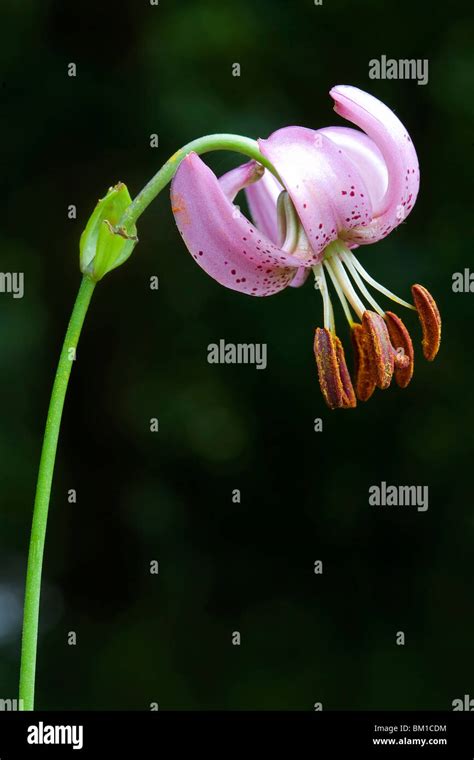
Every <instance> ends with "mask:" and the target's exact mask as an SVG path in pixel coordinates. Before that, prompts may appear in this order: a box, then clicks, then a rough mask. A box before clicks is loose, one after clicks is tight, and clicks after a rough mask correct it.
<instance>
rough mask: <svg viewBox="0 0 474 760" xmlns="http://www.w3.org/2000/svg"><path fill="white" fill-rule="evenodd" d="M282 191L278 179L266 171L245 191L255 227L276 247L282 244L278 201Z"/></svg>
mask: <svg viewBox="0 0 474 760" xmlns="http://www.w3.org/2000/svg"><path fill="white" fill-rule="evenodd" d="M282 190H283V187H282V186H281V185H280V183H279V182H278V180H277V179H276V177H274V176H273V174H272V173H271V172H269V171H268V170H265V174H264V175H263V177H262V179H261V180H260V181H259V182H256V183H255V184H253V185H251V186H250V187H247V189H246V191H245V195H246V196H247V201H248V204H249V208H250V213H251V215H252V219H253V221H254V223H255V225H256V226H257V227H258V229H259V230H260V232H263V234H264V235H266V236H267V237H268V238H270V240H272V241H273V242H274V243H275V244H276V245H279V244H280V243H281V240H279V235H278V221H277V199H278V196H279V195H280V193H281V191H282Z"/></svg>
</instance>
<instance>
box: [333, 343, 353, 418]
mask: <svg viewBox="0 0 474 760" xmlns="http://www.w3.org/2000/svg"><path fill="white" fill-rule="evenodd" d="M334 341H335V343H336V356H337V363H338V365H339V376H340V378H341V383H342V390H343V407H344V409H353V408H354V407H355V406H357V399H356V395H355V393H354V388H353V386H352V380H351V376H350V374H349V370H348V369H347V364H346V357H345V354H344V348H343V347H342V343H341V341H340V340H339V338H338V337H337V335H335V336H334Z"/></svg>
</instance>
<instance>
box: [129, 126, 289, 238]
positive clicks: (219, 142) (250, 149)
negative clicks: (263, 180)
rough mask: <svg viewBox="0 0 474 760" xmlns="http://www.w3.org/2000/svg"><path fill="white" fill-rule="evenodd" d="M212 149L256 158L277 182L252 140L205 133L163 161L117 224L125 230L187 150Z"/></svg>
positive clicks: (255, 142) (174, 169)
mask: <svg viewBox="0 0 474 760" xmlns="http://www.w3.org/2000/svg"><path fill="white" fill-rule="evenodd" d="M212 150H231V151H234V152H236V153H243V154H244V155H245V156H248V157H249V158H253V159H254V160H255V161H258V163H259V164H262V166H264V167H265V168H266V169H268V170H269V171H271V172H272V174H274V175H275V177H276V178H277V179H278V180H279V181H281V180H280V177H279V175H278V173H277V171H276V169H275V167H274V166H273V165H272V164H271V163H270V161H268V160H267V159H266V158H265V156H262V154H261V153H260V151H259V149H258V143H257V141H256V140H252V139H250V138H249V137H241V136H240V135H227V134H216V135H206V136H205V137H199V138H198V139H197V140H192V141H191V142H189V143H187V144H186V145H184V146H183V147H182V148H180V149H179V150H177V151H176V153H174V154H173V155H172V156H171V158H169V159H168V161H167V162H166V163H165V164H163V166H162V167H161V169H160V170H159V171H158V172H157V173H156V174H155V175H154V176H153V177H152V178H151V180H150V181H149V182H148V183H147V184H146V185H145V187H144V188H143V190H141V192H139V193H138V195H137V196H136V198H135V199H134V200H133V201H132V203H131V204H130V206H128V208H127V209H126V211H125V212H124V214H123V216H122V218H121V220H120V222H119V226H122V227H125V229H129V227H130V226H131V225H132V224H135V222H136V221H137V219H138V218H139V217H140V216H141V215H142V214H143V212H144V211H145V209H146V208H147V207H148V206H149V205H150V203H151V202H152V200H153V199H154V198H156V196H157V195H158V193H160V192H161V191H162V190H163V188H164V187H166V185H167V184H168V182H170V181H171V180H172V179H173V177H174V175H175V174H176V170H177V169H178V166H179V165H180V163H181V161H182V160H183V158H186V156H187V155H188V153H191V152H192V151H194V152H195V153H198V154H201V153H208V152H209V151H212Z"/></svg>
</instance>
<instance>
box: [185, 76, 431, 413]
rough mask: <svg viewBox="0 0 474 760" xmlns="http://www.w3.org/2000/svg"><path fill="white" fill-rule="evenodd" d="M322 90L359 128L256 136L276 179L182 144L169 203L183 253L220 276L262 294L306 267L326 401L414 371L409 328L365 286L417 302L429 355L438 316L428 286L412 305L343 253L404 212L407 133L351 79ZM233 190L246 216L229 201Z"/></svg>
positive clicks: (292, 280)
mask: <svg viewBox="0 0 474 760" xmlns="http://www.w3.org/2000/svg"><path fill="white" fill-rule="evenodd" d="M330 94H331V96H332V98H333V100H334V110H335V111H336V113H338V114H339V115H340V116H343V117H344V118H346V119H347V120H348V121H350V122H352V123H353V124H355V125H356V126H357V127H359V128H360V130H363V131H360V130H359V129H352V128H347V127H326V128H323V129H319V130H312V129H307V128H305V127H285V128H283V129H279V130H277V131H276V132H273V134H271V135H270V137H269V138H268V139H266V140H259V141H258V143H259V150H260V152H261V153H262V155H263V156H264V157H265V158H266V159H268V160H269V161H270V163H271V164H272V165H273V166H274V167H275V169H276V171H277V172H278V175H279V179H276V177H275V176H274V175H273V174H271V173H270V172H269V171H268V170H266V169H264V168H263V167H262V166H261V165H260V164H258V163H257V162H255V161H249V162H247V163H245V164H243V165H241V166H238V167H237V168H236V169H233V170H232V171H230V172H228V173H227V174H225V175H224V176H222V177H221V178H220V179H218V178H217V177H216V176H215V174H214V173H213V172H212V171H211V170H210V169H209V168H208V167H207V166H206V164H205V163H204V162H203V161H202V160H201V159H200V158H199V157H198V156H197V155H196V154H195V153H190V154H189V155H188V156H187V157H186V158H185V159H184V160H183V161H182V163H181V165H180V166H179V168H178V171H177V172H176V175H175V177H174V179H173V182H172V186H171V202H172V208H173V213H174V216H175V220H176V224H177V226H178V230H179V232H180V234H181V235H182V237H183V240H184V242H185V244H186V246H187V248H188V250H189V251H190V253H191V255H192V256H193V258H194V259H195V260H196V261H197V263H198V264H199V265H200V266H201V267H202V268H203V269H204V271H206V272H207V273H208V274H209V275H210V276H211V277H213V278H214V279H215V280H216V281H217V282H219V283H220V284H221V285H224V286H225V287H227V288H231V289H232V290H237V291H240V292H241V293H246V294H247V295H254V296H269V295H273V294H275V293H278V292H279V291H281V290H283V289H284V288H286V287H287V286H291V287H299V286H301V285H302V284H303V283H304V282H305V280H306V278H307V277H308V275H309V274H310V273H312V274H313V275H314V277H315V283H316V286H317V287H318V289H319V290H320V292H321V295H322V299H323V327H318V328H316V331H315V338H314V351H315V357H316V364H317V369H318V375H319V381H320V386H321V390H322V392H323V395H324V398H325V400H326V403H327V404H328V406H329V407H330V408H348V407H354V406H355V405H356V398H359V399H360V400H363V401H365V400H367V399H368V398H370V396H371V395H372V393H373V392H374V390H375V388H376V387H379V388H381V389H385V388H387V387H388V386H389V385H390V383H391V380H392V376H394V377H395V380H396V382H397V383H398V385H399V386H400V387H402V388H404V387H406V386H407V385H408V383H409V382H410V380H411V377H412V374H413V362H414V351H413V346H412V342H411V339H410V336H409V334H408V331H407V330H406V328H405V326H404V324H403V322H402V321H401V319H400V318H399V317H398V316H397V315H396V314H394V313H392V312H385V311H384V310H383V309H382V308H381V307H380V306H379V304H378V303H377V301H376V300H375V299H374V297H373V296H372V294H371V293H370V292H369V290H368V289H367V284H368V285H370V286H371V287H373V288H375V289H376V290H378V291H380V292H381V293H383V294H384V295H385V296H388V297H389V298H391V299H392V300H393V301H396V302H397V303H398V304H400V305H402V306H405V307H407V308H411V309H416V310H417V311H418V315H419V318H420V322H421V326H422V331H423V342H422V345H423V352H424V355H425V357H426V358H427V359H428V360H432V359H434V357H435V356H436V354H437V352H438V348H439V343H440V338H441V319H440V315H439V311H438V309H437V306H436V303H435V302H434V299H433V298H432V296H431V295H430V294H429V292H428V291H427V290H426V288H424V287H423V286H421V285H413V286H412V295H413V299H414V302H415V305H414V306H413V305H412V304H409V303H407V302H406V301H403V300H402V299H401V298H398V296H396V295H394V294H393V293H392V292H391V291H389V290H387V289H386V288H385V287H384V286H383V285H381V284H380V283H378V282H376V281H375V280H374V279H373V278H372V277H371V276H370V275H369V274H368V273H367V271H366V270H365V269H364V268H363V266H362V265H361V264H360V263H359V261H358V259H357V258H356V256H355V254H354V252H353V251H354V249H355V248H357V247H359V246H364V245H371V244H373V243H376V242H377V241H378V240H380V239H382V238H384V237H385V236H386V235H388V234H389V233H390V232H391V231H392V230H394V229H395V227H397V226H398V225H399V224H401V222H402V221H404V220H405V219H406V218H407V216H408V214H409V213H410V212H411V210H412V209H413V206H414V203H415V201H416V197H417V194H418V189H419V183H420V174H419V168H418V159H417V155H416V151H415V148H414V146H413V143H412V141H411V139H410V137H409V135H408V132H407V130H406V129H405V127H404V126H403V124H402V123H401V122H400V120H399V119H398V118H397V116H395V114H394V113H393V112H392V111H391V110H390V109H389V108H388V107H387V106H386V105H384V104H383V103H382V102H380V101H379V100H377V99H376V98H374V97H373V96H372V95H369V94H368V93H366V92H363V91H362V90H359V89H357V88H356V87H350V86H347V85H339V86H337V87H334V88H333V89H332V90H331V92H330ZM243 189H245V192H246V195H247V200H248V205H249V208H250V212H251V215H252V218H253V222H254V223H252V222H251V221H249V220H248V219H247V218H246V217H245V216H244V215H243V214H241V213H240V210H239V208H238V206H235V205H234V203H233V201H234V199H235V197H236V196H237V194H238V192H239V191H240V190H243ZM326 273H327V274H328V277H329V280H330V281H331V283H332V285H333V286H334V290H335V292H336V294H337V296H338V297H339V300H340V302H341V304H342V308H343V310H344V313H345V315H346V317H347V319H348V321H349V325H350V327H351V333H352V344H353V348H354V352H355V362H354V384H353V382H352V380H351V377H350V374H349V371H348V369H347V365H346V361H345V356H344V350H343V347H342V344H341V342H340V340H339V338H338V337H337V335H336V330H335V322H334V311H333V306H332V301H331V296H330V292H329V288H328V281H327V280H326ZM357 291H358V292H357ZM364 301H366V302H367V303H368V304H369V305H370V306H371V309H368V308H367V307H366V306H365V303H364ZM354 314H355V315H356V318H357V319H355V318H354V316H353V315H354ZM357 320H358V321H357Z"/></svg>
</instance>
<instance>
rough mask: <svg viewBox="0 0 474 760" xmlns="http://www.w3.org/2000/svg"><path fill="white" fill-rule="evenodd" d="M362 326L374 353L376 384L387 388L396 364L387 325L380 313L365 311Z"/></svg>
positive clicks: (381, 387) (378, 386) (382, 388)
mask: <svg viewBox="0 0 474 760" xmlns="http://www.w3.org/2000/svg"><path fill="white" fill-rule="evenodd" d="M362 327H363V329H364V332H365V334H366V336H367V341H368V346H369V349H370V351H371V353H372V363H373V372H374V377H375V384H376V386H377V388H380V389H381V390H385V389H386V388H388V386H389V385H390V383H391V381H392V375H393V370H394V366H395V361H394V353H395V352H394V350H393V347H392V344H391V343H390V336H389V334H388V330H387V325H386V324H385V322H384V320H383V319H382V317H381V316H380V314H376V313H375V312H373V311H365V312H364V314H363V317H362Z"/></svg>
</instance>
